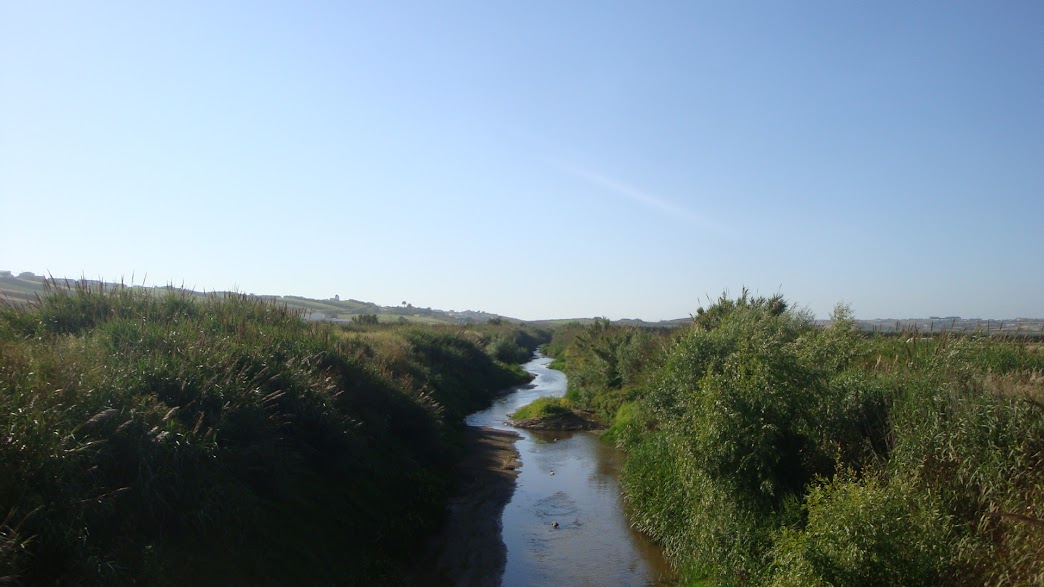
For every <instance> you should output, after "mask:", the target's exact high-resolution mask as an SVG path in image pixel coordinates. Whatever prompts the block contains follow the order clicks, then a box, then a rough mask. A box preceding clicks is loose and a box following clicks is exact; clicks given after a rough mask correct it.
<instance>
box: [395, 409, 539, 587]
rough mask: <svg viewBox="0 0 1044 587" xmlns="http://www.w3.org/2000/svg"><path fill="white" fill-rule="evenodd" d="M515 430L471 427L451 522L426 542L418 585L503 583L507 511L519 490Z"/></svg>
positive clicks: (485, 585) (484, 585)
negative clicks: (503, 522) (503, 530)
mask: <svg viewBox="0 0 1044 587" xmlns="http://www.w3.org/2000/svg"><path fill="white" fill-rule="evenodd" d="M519 438H520V436H519V435H518V434H517V433H515V432H507V431H504V430H496V429H494V428H482V427H469V428H468V429H467V444H468V446H469V447H470V450H469V452H468V454H467V455H466V456H465V457H464V459H463V460H462V461H461V462H460V464H459V465H458V467H457V474H458V475H459V479H460V487H459V490H458V492H457V495H456V496H455V497H454V498H453V500H452V501H451V502H450V511H449V516H448V519H447V521H446V525H445V526H444V527H443V529H442V530H441V531H440V532H439V533H438V534H437V535H436V536H435V537H434V538H433V539H432V541H431V542H430V543H429V545H428V547H427V548H426V550H425V552H424V554H423V555H422V557H421V560H419V561H418V563H419V567H420V568H419V569H418V571H417V574H416V575H415V576H414V579H415V581H416V584H418V585H454V586H462V587H465V586H466V587H488V586H497V585H500V578H501V575H502V574H503V573H504V565H505V564H506V563H507V552H506V549H505V547H504V542H503V540H502V539H501V527H500V524H501V514H502V513H503V511H504V506H506V505H507V503H508V502H509V501H511V496H512V495H513V494H514V493H515V478H516V477H517V476H518V471H516V469H517V468H518V467H519V461H518V450H517V449H516V448H515V441H516V440H518V439H519Z"/></svg>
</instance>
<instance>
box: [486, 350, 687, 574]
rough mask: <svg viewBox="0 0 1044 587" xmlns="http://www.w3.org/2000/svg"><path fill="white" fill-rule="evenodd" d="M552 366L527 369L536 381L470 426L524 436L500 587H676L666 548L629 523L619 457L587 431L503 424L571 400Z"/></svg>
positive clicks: (508, 511)
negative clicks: (543, 405)
mask: <svg viewBox="0 0 1044 587" xmlns="http://www.w3.org/2000/svg"><path fill="white" fill-rule="evenodd" d="M550 362H551V359H548V358H546V357H538V358H536V359H534V360H533V361H531V362H529V363H527V364H526V365H524V368H525V369H526V370H527V371H529V372H531V373H533V374H535V375H536V379H534V380H533V381H532V382H531V383H529V384H528V385H525V386H522V387H519V388H517V389H516V390H514V391H513V392H512V393H510V394H508V395H507V396H505V397H502V398H501V399H499V400H498V401H497V402H496V403H495V404H494V405H493V406H492V407H491V408H490V409H488V410H484V411H482V412H477V413H475V414H472V415H471V416H469V417H468V419H467V423H468V424H470V425H472V426H491V427H494V428H500V429H504V430H516V431H518V432H519V433H520V434H522V436H523V437H522V439H521V440H519V441H518V443H517V445H516V446H517V447H518V451H519V454H520V455H521V462H522V468H521V470H520V473H519V476H518V486H517V489H516V490H515V495H514V497H512V500H511V502H510V503H508V505H507V507H506V508H505V509H504V518H503V527H504V531H503V538H504V544H505V545H506V546H507V567H506V569H505V570H504V576H503V582H502V585H504V586H505V587H514V586H519V587H521V586H530V585H563V586H572V585H577V586H580V585H599V586H601V585H625V586H649V585H668V584H670V581H669V579H670V576H671V575H670V570H669V567H668V566H667V563H666V561H665V560H664V559H663V555H662V553H661V551H660V549H659V548H658V547H657V546H656V545H654V544H652V542H651V541H650V540H649V539H648V538H646V537H645V536H643V535H641V534H639V533H638V532H635V531H634V530H632V529H631V527H630V525H629V524H628V521H627V516H626V514H625V512H624V504H623V500H622V499H621V497H620V485H619V481H618V479H619V474H620V470H621V468H622V466H623V455H622V453H620V451H618V450H616V449H615V448H614V447H613V446H612V445H610V444H609V443H607V442H603V441H601V440H599V439H598V438H597V437H596V436H594V435H593V434H591V433H587V432H575V433H574V432H539V431H532V430H518V429H515V428H511V427H510V426H508V425H506V424H504V423H503V422H504V421H505V420H506V419H507V416H508V414H510V413H512V412H514V411H515V410H516V409H518V408H519V407H521V406H524V405H526V404H528V403H529V402H531V401H533V400H534V399H536V398H538V397H542V396H561V395H562V394H564V393H565V391H566V377H565V375H564V374H563V373H561V372H560V371H554V370H551V369H548V368H547V365H548V364H549V363H550ZM552 472H553V474H552ZM555 522H557V523H558V526H557V527H555V526H554V525H553V524H554V523H555Z"/></svg>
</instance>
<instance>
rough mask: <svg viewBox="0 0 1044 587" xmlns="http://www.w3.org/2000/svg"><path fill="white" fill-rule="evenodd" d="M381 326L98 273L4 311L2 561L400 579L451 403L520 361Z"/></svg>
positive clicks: (493, 385) (0, 331) (460, 408)
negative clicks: (355, 327)
mask: <svg viewBox="0 0 1044 587" xmlns="http://www.w3.org/2000/svg"><path fill="white" fill-rule="evenodd" d="M374 328H376V329H377V330H373V331H340V330H337V329H334V328H332V327H329V326H324V325H315V324H311V325H310V324H306V323H304V322H303V321H302V320H301V319H300V316H299V314H298V313H296V312H294V311H289V310H287V309H286V308H285V307H282V306H279V305H277V304H275V303H271V302H266V301H263V300H260V299H258V298H250V297H245V296H235V295H228V296H223V297H211V298H207V299H196V298H194V297H192V296H189V295H188V294H185V293H183V292H177V291H171V292H169V293H156V292H153V291H151V290H132V289H130V288H122V287H116V288H97V287H95V288H92V287H88V286H87V285H86V284H79V285H78V286H77V287H75V288H73V289H71V290H62V291H56V292H54V293H53V294H51V295H49V296H46V297H44V298H43V299H42V300H41V301H40V302H39V303H38V304H36V305H34V306H31V307H22V308H10V307H8V308H4V309H3V310H0V429H2V430H3V431H4V433H3V434H2V435H0V520H2V521H0V578H5V580H15V581H21V582H24V583H27V584H56V583H68V582H74V583H77V584H101V583H106V584H130V583H148V584H182V583H184V582H187V581H192V580H198V578H199V577H206V578H207V581H208V582H213V583H232V584H254V583H267V584H272V583H276V584H296V583H308V584H360V585H362V584H367V585H368V584H375V583H389V582H394V581H395V580H396V576H397V573H398V572H399V571H398V570H397V569H399V568H400V566H401V564H402V561H404V560H407V559H408V557H410V556H412V554H413V552H414V548H415V545H416V543H417V541H418V540H419V539H421V538H422V537H423V536H424V535H425V534H426V533H428V532H430V531H431V530H432V528H433V527H434V525H435V524H436V523H437V522H438V520H439V518H440V516H441V515H442V512H443V508H444V504H445V499H446V496H447V495H448V491H449V489H450V487H449V482H450V478H451V475H450V472H451V466H452V462H453V455H454V447H455V446H456V444H455V443H456V438H457V432H456V430H457V426H458V425H459V422H460V420H461V418H462V417H463V415H464V414H466V413H467V412H469V411H472V410H474V409H478V408H479V407H481V405H483V404H484V403H485V402H488V401H489V399H490V398H491V397H492V394H493V393H494V392H495V391H497V390H498V389H501V388H503V387H506V386H508V385H513V384H517V383H519V382H521V381H524V376H522V374H521V373H520V372H519V370H517V369H512V368H509V367H507V366H506V365H504V364H502V363H500V362H498V361H497V360H496V359H495V358H494V357H490V356H489V355H487V354H486V353H485V352H484V348H485V347H486V344H487V343H488V335H486V334H483V333H474V332H469V331H463V330H461V329H459V328H453V329H448V328H442V329H440V328H434V327H419V326H408V327H384V326H380V327H377V326H374ZM505 328H507V327H505ZM533 336H534V337H535V335H533ZM523 340H526V341H527V342H532V346H531V348H535V346H536V342H537V341H536V339H535V338H534V340H533V341H529V339H526V338H524V337H523Z"/></svg>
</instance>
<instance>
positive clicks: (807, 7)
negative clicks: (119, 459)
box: [0, 0, 1044, 320]
mask: <svg viewBox="0 0 1044 587" xmlns="http://www.w3.org/2000/svg"><path fill="white" fill-rule="evenodd" d="M0 269H7V270H11V271H14V272H16V273H18V272H22V271H32V272H34V273H37V274H43V273H48V272H49V273H50V274H52V275H54V276H56V277H78V276H81V275H84V276H86V277H89V278H98V277H101V278H105V279H109V280H113V279H115V280H119V279H120V278H121V277H123V278H124V279H125V280H127V281H131V279H132V276H133V279H134V281H135V282H136V283H142V282H143V280H145V279H146V276H147V283H148V284H157V285H164V284H167V283H174V284H177V285H182V284H183V285H185V286H188V287H195V288H196V289H206V290H226V289H236V290H238V291H241V292H245V293H266V294H294V295H303V296H308V297H318V298H328V297H332V296H333V295H334V294H339V295H340V296H341V297H342V298H355V299H361V300H366V301H373V302H377V303H380V304H386V305H395V304H399V303H400V302H402V301H404V300H405V301H409V302H410V303H412V304H414V305H416V306H421V307H429V306H430V307H433V308H439V309H444V310H451V309H453V310H465V309H472V310H485V311H489V312H495V313H499V314H504V315H508V316H514V317H518V318H524V319H538V318H560V317H581V316H608V317H610V318H614V319H616V318H634V317H640V318H645V319H650V320H658V319H666V318H678V317H685V316H688V315H689V314H692V313H695V311H696V309H697V308H698V307H699V306H700V305H706V304H707V303H708V298H711V299H713V298H716V297H717V296H718V295H719V294H720V293H721V292H722V291H723V290H728V291H730V292H731V293H732V294H735V293H737V292H738V291H739V290H740V288H741V287H743V286H746V287H748V288H749V289H750V290H752V291H753V292H755V293H760V294H763V295H771V294H774V293H777V292H779V293H782V294H783V295H784V296H785V297H786V298H788V299H789V300H790V301H791V302H793V303H795V304H797V305H799V306H803V307H807V308H808V309H810V310H812V311H813V312H814V313H815V314H817V315H818V316H820V317H826V316H827V315H828V314H829V312H830V310H831V308H832V307H833V306H834V305H835V304H836V303H838V302H844V303H848V304H849V305H850V306H851V307H852V309H853V311H854V313H855V315H856V316H857V317H860V318H878V317H881V318H885V317H896V318H901V317H915V316H917V317H924V316H929V315H936V316H947V315H960V316H964V317H983V318H985V317H993V318H1012V317H1019V316H1021V317H1042V316H1044V2H1041V1H1039V0H1026V1H1010V2H1008V1H1001V2H985V1H979V2H962V1H949V0H947V1H938V2H906V1H886V2H873V3H867V2H862V3H856V2H833V1H826V0H823V1H817V2H803V1H795V2H780V1H763V2H755V1H750V2H747V1H738V2H721V1H706V2H703V1H696V0H691V1H681V2H637V1H635V2H610V1H597V2H579V1H576V2H574V1H566V2H563V1H560V0H554V1H545V0H530V1H527V2H495V1H494V2H491V1H489V0H480V1H475V2H452V1H446V2H429V1H418V2H397V1H387V2H385V1H380V2H376V1H375V2H347V1H342V2H318V1H315V2H312V1H302V2H266V1H258V0H250V1H244V2H236V1H231V0H229V1H220V2H213V1H206V2H191V1H178V2H162V3H161V2H141V1H138V0H134V1H127V2H110V1H104V0H99V1H95V2H79V1H69V2H54V1H43V0H41V1H22V0H18V1H10V0H0Z"/></svg>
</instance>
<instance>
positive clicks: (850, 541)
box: [769, 476, 967, 587]
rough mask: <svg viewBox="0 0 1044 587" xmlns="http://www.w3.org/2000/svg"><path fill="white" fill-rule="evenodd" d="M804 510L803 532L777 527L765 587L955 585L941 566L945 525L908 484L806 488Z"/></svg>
mask: <svg viewBox="0 0 1044 587" xmlns="http://www.w3.org/2000/svg"><path fill="white" fill-rule="evenodd" d="M805 507H806V509H807V516H808V521H807V523H806V524H805V526H804V528H803V529H801V530H795V529H793V528H786V527H785V528H783V529H782V531H781V532H780V534H779V536H778V537H777V541H776V546H775V553H774V554H775V566H776V572H775V574H774V576H773V578H772V580H771V581H770V582H769V584H771V585H773V586H777V587H789V586H794V587H806V586H807V587H818V586H823V587H826V586H828V585H846V586H852V587H877V586H880V587H890V586H892V585H906V586H909V587H916V586H919V585H923V586H929V585H938V584H940V582H942V581H943V580H946V579H949V581H954V582H955V581H956V580H957V579H958V577H955V576H953V575H952V573H951V570H950V569H949V562H948V558H949V553H950V551H951V548H952V544H951V542H952V535H953V528H952V525H951V523H950V521H949V519H948V517H947V516H946V514H945V513H944V512H943V508H942V507H941V504H939V503H938V500H937V499H934V496H933V495H931V494H930V493H924V492H922V491H921V490H920V488H919V487H918V485H917V484H916V483H915V482H914V481H912V480H907V479H902V478H894V479H893V480H892V481H891V482H889V483H887V484H886V483H882V482H880V481H878V480H877V479H876V478H875V477H873V476H869V477H865V478H862V479H856V478H849V477H848V476H839V477H838V478H836V479H835V480H833V481H831V482H829V483H827V484H825V485H816V486H813V487H812V488H810V490H809V492H808V496H807V498H806V504H805ZM965 579H967V577H966V578H965Z"/></svg>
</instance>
